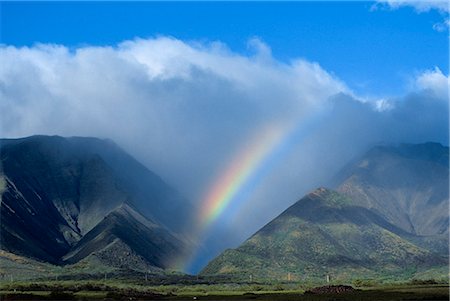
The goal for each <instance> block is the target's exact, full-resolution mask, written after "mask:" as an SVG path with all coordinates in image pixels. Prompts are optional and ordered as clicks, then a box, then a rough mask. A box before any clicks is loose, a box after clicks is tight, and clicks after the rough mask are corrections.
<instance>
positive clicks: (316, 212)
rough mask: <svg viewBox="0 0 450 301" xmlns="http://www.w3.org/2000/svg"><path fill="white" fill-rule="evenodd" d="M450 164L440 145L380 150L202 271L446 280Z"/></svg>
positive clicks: (282, 276) (275, 276)
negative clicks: (449, 173)
mask: <svg viewBox="0 0 450 301" xmlns="http://www.w3.org/2000/svg"><path fill="white" fill-rule="evenodd" d="M447 163H448V148H445V147H442V146H440V145H436V144H424V145H402V146H400V147H392V148H387V147H383V148H380V147H378V148H375V149H373V150H371V151H369V152H368V153H367V154H365V155H364V156H362V157H361V158H360V159H358V160H356V161H355V162H352V163H351V164H349V165H348V166H347V167H346V168H345V169H344V170H343V171H342V172H341V173H340V174H339V175H338V176H337V177H336V179H337V182H338V181H340V183H339V184H338V185H337V187H338V188H337V190H338V191H333V190H329V189H325V188H319V189H317V190H315V191H313V192H311V193H310V194H308V195H306V196H305V197H303V198H302V199H301V200H299V201H298V202H296V203H295V204H294V205H292V206H291V207H290V208H288V209H287V210H286V211H284V212H283V213H281V214H280V215H279V216H278V217H276V218H275V219H274V220H272V221H271V222H269V223H268V224H267V225H266V226H264V227H263V228H262V229H260V230H259V231H258V232H256V233H255V234H254V235H253V236H252V237H250V238H249V239H248V240H247V241H245V242H244V243H243V244H242V245H240V246H239V247H238V248H236V249H230V250H226V251H225V252H223V253H222V254H221V255H219V256H218V257H217V258H215V259H214V260H213V261H211V262H210V263H209V264H208V265H207V266H206V267H205V268H204V269H203V271H202V272H201V273H202V274H204V275H211V274H232V275H235V276H236V277H248V275H253V277H260V278H271V279H286V277H287V275H288V273H289V277H291V278H292V279H294V278H295V279H308V278H321V279H325V278H324V277H325V275H330V276H331V277H332V278H334V279H341V280H345V279H355V278H379V279H381V278H390V277H391V278H394V279H410V278H412V277H421V276H420V275H422V274H424V273H428V274H429V275H430V274H432V273H430V272H429V271H435V270H436V271H438V270H441V273H440V274H439V275H435V276H437V277H444V278H445V277H447V276H448V275H445V274H442V270H445V269H442V267H444V268H445V267H446V266H447V263H448V253H447V250H448V237H447V234H446V233H448V165H446V164H447ZM420 212H422V215H421V214H420ZM406 221H408V222H406ZM427 271H428V272H427ZM433 275H434V274H433Z"/></svg>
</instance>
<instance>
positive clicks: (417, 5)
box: [372, 0, 450, 32]
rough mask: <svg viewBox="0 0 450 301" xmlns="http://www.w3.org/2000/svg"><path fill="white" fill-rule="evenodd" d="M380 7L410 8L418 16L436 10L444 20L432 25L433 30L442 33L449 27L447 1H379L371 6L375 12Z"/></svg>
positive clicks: (449, 17) (449, 12)
mask: <svg viewBox="0 0 450 301" xmlns="http://www.w3.org/2000/svg"><path fill="white" fill-rule="evenodd" d="M380 7H388V8H390V9H399V8H402V7H412V8H413V9H414V10H415V11H416V12H417V13H419V14H420V13H426V12H429V11H432V10H436V11H438V12H439V13H440V14H441V15H442V16H443V18H444V19H443V21H442V22H439V23H436V24H433V29H434V30H436V31H439V32H443V31H446V30H448V29H449V27H450V16H449V14H450V4H449V2H448V1H447V0H379V1H377V3H376V4H374V5H373V6H372V10H377V9H378V8H380Z"/></svg>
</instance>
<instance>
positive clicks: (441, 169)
mask: <svg viewBox="0 0 450 301" xmlns="http://www.w3.org/2000/svg"><path fill="white" fill-rule="evenodd" d="M448 158H449V148H448V147H444V146H442V145H440V144H437V143H424V144H417V145H410V144H403V145H400V146H398V147H376V148H374V149H372V150H370V151H369V152H368V153H366V154H365V155H364V156H362V157H361V158H359V159H358V160H356V161H355V162H352V163H351V164H349V165H348V166H347V167H346V168H344V170H343V171H342V172H341V173H340V175H339V176H338V177H337V180H336V182H337V185H336V187H337V191H339V192H341V193H343V194H345V195H347V196H349V197H351V198H352V199H354V200H355V201H357V202H358V204H360V205H361V206H364V207H366V208H370V209H372V210H375V211H377V212H378V213H379V214H381V215H382V216H383V217H385V218H386V219H387V220H388V221H389V222H391V223H393V224H395V225H397V226H398V227H400V228H402V229H404V230H405V231H408V232H411V233H414V234H417V235H439V234H444V235H446V236H447V235H448V229H449V214H448V212H449V207H448V206H449V202H448V200H449V191H448V189H449V186H448V183H449V168H448V163H449V161H448Z"/></svg>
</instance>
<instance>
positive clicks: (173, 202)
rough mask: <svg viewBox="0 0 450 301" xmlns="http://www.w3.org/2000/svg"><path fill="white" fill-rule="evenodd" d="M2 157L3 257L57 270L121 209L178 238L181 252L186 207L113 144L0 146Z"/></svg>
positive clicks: (51, 140)
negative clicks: (127, 207) (7, 255)
mask: <svg viewBox="0 0 450 301" xmlns="http://www.w3.org/2000/svg"><path fill="white" fill-rule="evenodd" d="M0 156H1V164H0V168H1V169H0V191H1V199H2V202H1V206H0V218H1V223H0V228H1V229H0V230H1V248H2V249H3V250H6V251H9V252H12V253H15V254H19V255H22V256H27V257H31V258H35V259H39V260H44V261H47V262H51V263H54V264H62V263H63V260H62V257H63V256H64V255H66V254H67V253H68V252H69V251H71V250H72V249H73V247H74V246H75V245H76V244H77V243H78V242H79V241H80V239H82V238H83V237H84V236H86V235H87V234H88V233H89V232H90V231H92V230H93V229H94V228H95V227H96V226H97V225H98V224H99V223H101V222H102V221H104V219H105V218H106V217H107V216H109V215H110V214H111V213H112V212H113V211H114V210H116V209H117V208H119V207H120V206H121V205H122V204H125V203H126V204H129V205H130V206H131V207H133V208H134V209H133V210H136V211H137V212H139V214H140V215H142V216H143V217H142V218H144V219H146V220H148V221H151V222H152V223H154V224H155V225H158V227H160V228H161V229H163V228H164V229H166V230H165V231H167V233H169V232H171V233H172V232H173V233H176V235H175V234H171V235H172V236H173V237H175V236H177V238H176V239H177V240H178V243H176V244H175V245H177V246H178V245H180V244H181V241H180V239H182V237H183V235H184V233H183V231H184V226H185V222H186V221H187V219H186V218H185V217H186V216H188V215H189V212H190V210H191V208H190V204H189V202H187V201H186V200H185V199H184V198H182V197H181V196H180V195H179V194H178V193H177V192H176V191H175V190H173V189H172V188H170V187H169V186H168V185H167V184H165V183H164V182H163V181H162V180H161V179H160V178H159V177H158V176H156V175H155V174H154V173H152V172H151V171H149V170H148V169H147V168H145V167H144V166H143V165H142V164H140V163H139V162H137V161H136V160H135V159H133V158H132V157H131V156H129V155H128V154H126V153H125V152H124V151H123V150H121V149H120V148H119V147H118V146H116V145H115V144H114V143H112V142H111V141H108V140H100V139H96V138H80V137H75V138H62V137H58V136H52V137H49V136H33V137H28V138H23V139H2V140H0ZM116 213H117V212H116ZM158 233H159V232H158ZM154 241H157V240H154ZM128 247H130V246H128ZM164 247H165V245H164V246H161V248H162V249H164ZM171 252H172V250H171V251H170V252H169V254H171Z"/></svg>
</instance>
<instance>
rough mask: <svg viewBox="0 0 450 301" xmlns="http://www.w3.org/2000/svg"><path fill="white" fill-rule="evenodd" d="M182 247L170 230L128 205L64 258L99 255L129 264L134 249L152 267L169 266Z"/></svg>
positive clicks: (114, 262)
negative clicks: (128, 260)
mask: <svg viewBox="0 0 450 301" xmlns="http://www.w3.org/2000/svg"><path fill="white" fill-rule="evenodd" d="M182 247H183V245H182V244H181V243H180V241H179V240H178V239H177V238H175V237H174V236H173V235H172V234H171V233H170V232H169V231H168V230H167V229H165V228H163V227H161V226H159V225H157V224H155V223H152V222H151V221H149V220H147V219H145V217H143V216H142V215H140V214H139V213H137V212H136V211H135V210H134V209H132V208H131V207H130V206H128V205H127V204H124V205H121V206H120V207H119V208H117V209H116V210H114V211H112V212H111V213H109V214H108V215H107V216H106V217H105V218H104V219H103V221H101V222H100V223H99V224H98V225H97V226H95V227H94V229H92V230H91V231H90V232H89V233H87V234H86V235H85V236H84V237H83V238H82V239H81V240H80V241H79V242H78V243H77V244H76V245H75V246H74V247H73V248H72V250H71V252H69V253H68V254H66V255H65V256H64V257H63V260H64V262H66V263H69V264H70V263H75V262H78V261H80V260H82V259H84V258H86V257H87V256H89V255H91V254H96V255H97V256H98V257H100V258H101V259H103V260H104V261H108V263H109V264H110V265H113V266H122V265H124V266H125V265H126V261H127V259H128V258H129V257H130V252H131V251H132V252H133V253H134V254H133V256H134V257H136V256H137V257H142V258H143V259H144V260H145V261H146V262H147V263H148V264H150V265H151V266H154V267H159V268H167V267H168V265H167V264H168V261H169V260H170V259H171V258H173V257H174V256H176V255H177V254H178V253H179V252H180V250H181V248H182ZM106 250H108V251H107V252H106ZM119 250H120V251H119ZM99 253H102V254H99Z"/></svg>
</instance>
